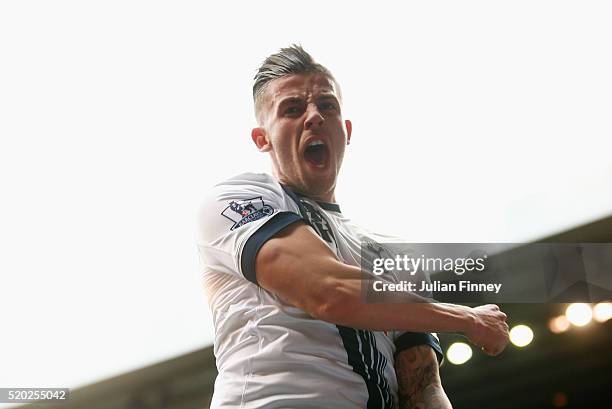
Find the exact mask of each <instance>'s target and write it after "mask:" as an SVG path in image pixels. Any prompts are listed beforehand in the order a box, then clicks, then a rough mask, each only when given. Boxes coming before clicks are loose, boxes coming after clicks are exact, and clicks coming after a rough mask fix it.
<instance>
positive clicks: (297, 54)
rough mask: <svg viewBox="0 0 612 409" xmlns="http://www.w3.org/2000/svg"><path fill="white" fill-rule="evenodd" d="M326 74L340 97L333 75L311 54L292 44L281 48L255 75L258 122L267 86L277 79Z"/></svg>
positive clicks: (254, 89) (254, 96)
mask: <svg viewBox="0 0 612 409" xmlns="http://www.w3.org/2000/svg"><path fill="white" fill-rule="evenodd" d="M316 73H319V74H324V75H325V76H326V77H328V78H329V79H330V80H331V81H333V83H334V84H335V86H336V88H337V89H338V96H340V87H339V85H338V82H337V81H336V79H335V78H334V76H333V75H332V73H331V72H330V71H329V70H328V69H327V68H325V67H324V66H322V65H321V64H318V63H317V62H315V60H314V59H313V58H312V56H311V55H310V54H308V53H307V52H306V51H305V50H304V49H303V48H302V47H301V46H300V45H295V44H292V45H291V46H290V47H287V48H281V49H280V51H279V52H278V53H276V54H272V55H270V56H269V57H268V58H266V60H265V61H264V62H263V64H261V66H260V67H259V69H258V70H257V74H255V78H254V79H255V83H254V84H253V102H254V103H255V116H256V117H257V121H258V122H261V121H260V119H261V118H260V114H261V104H262V102H263V100H264V98H263V96H264V94H265V91H266V87H267V85H268V84H269V83H270V81H273V80H275V79H277V78H282V77H286V76H289V75H293V74H316Z"/></svg>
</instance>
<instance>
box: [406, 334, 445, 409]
mask: <svg viewBox="0 0 612 409" xmlns="http://www.w3.org/2000/svg"><path fill="white" fill-rule="evenodd" d="M395 372H396V374H397V383H398V385H399V401H400V409H452V406H451V404H450V401H449V400H448V397H447V396H446V393H445V392H444V389H443V388H442V384H441V382H440V375H439V373H438V361H437V360H436V356H435V353H434V352H433V350H432V349H431V347H429V346H428V345H420V346H417V347H413V348H409V349H407V350H404V351H402V352H400V353H399V354H398V355H397V357H396V359H395Z"/></svg>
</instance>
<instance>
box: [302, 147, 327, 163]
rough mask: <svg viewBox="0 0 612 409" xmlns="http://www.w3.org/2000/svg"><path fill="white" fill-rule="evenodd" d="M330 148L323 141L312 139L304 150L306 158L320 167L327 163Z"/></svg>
mask: <svg viewBox="0 0 612 409" xmlns="http://www.w3.org/2000/svg"><path fill="white" fill-rule="evenodd" d="M328 157H329V150H328V149H327V145H325V142H323V141H312V142H310V143H309V144H308V146H307V147H306V151H304V158H305V159H306V161H308V162H310V163H311V164H313V165H314V166H316V167H318V168H323V167H325V165H326V164H327V159H328Z"/></svg>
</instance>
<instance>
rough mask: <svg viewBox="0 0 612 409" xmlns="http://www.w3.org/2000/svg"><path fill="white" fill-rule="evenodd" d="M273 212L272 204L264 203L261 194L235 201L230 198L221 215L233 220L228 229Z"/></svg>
mask: <svg viewBox="0 0 612 409" xmlns="http://www.w3.org/2000/svg"><path fill="white" fill-rule="evenodd" d="M272 213H274V209H273V208H272V206H269V205H267V204H265V203H264V201H263V199H262V198H261V196H259V197H254V198H252V199H246V200H240V201H235V200H232V201H231V202H230V203H229V206H227V207H226V208H225V209H224V210H223V211H222V212H221V215H222V216H224V217H226V218H228V219H230V220H231V221H232V222H234V225H233V226H232V227H231V228H230V230H234V229H237V228H238V227H240V226H243V225H245V224H247V223H250V222H254V221H255V220H259V219H261V218H263V217H266V216H271V215H272Z"/></svg>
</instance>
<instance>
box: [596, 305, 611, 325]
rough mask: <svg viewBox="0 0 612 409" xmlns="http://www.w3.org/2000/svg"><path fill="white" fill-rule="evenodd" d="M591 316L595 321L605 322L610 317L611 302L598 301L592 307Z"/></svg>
mask: <svg viewBox="0 0 612 409" xmlns="http://www.w3.org/2000/svg"><path fill="white" fill-rule="evenodd" d="M593 318H595V321H597V322H606V321H608V320H609V319H610V318H612V303H611V302H600V303H599V304H597V305H596V306H595V307H594V308H593Z"/></svg>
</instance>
